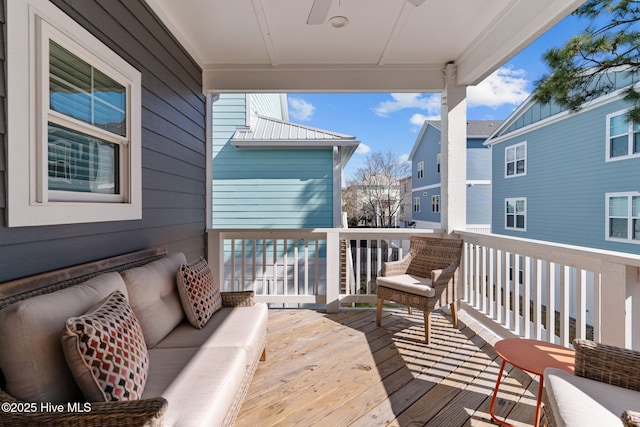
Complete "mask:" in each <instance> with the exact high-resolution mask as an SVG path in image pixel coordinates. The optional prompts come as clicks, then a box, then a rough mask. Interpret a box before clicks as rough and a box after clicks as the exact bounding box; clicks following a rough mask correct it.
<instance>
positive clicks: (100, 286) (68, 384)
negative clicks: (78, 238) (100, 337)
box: [0, 273, 127, 403]
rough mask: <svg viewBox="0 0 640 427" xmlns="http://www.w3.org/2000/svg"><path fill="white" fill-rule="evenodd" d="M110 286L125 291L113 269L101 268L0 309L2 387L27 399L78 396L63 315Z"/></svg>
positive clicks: (87, 305)
mask: <svg viewBox="0 0 640 427" xmlns="http://www.w3.org/2000/svg"><path fill="white" fill-rule="evenodd" d="M115 290H119V291H121V292H122V293H123V294H124V295H126V294H127V288H126V286H125V283H124V281H123V280H122V277H120V274H119V273H105V274H101V275H99V276H96V277H94V278H92V279H89V280H87V281H86V282H84V283H80V284H78V285H75V286H70V287H68V288H65V289H61V290H59V291H56V292H52V293H49V294H44V295H38V296H34V297H31V298H27V299H25V300H22V301H19V302H16V303H14V304H11V305H10V306H8V307H6V308H5V309H3V310H0V369H2V372H3V373H4V375H5V379H6V385H5V387H6V388H5V389H6V390H7V392H8V393H9V394H11V395H13V396H15V397H17V398H18V399H21V400H25V401H28V402H53V403H64V402H77V401H80V400H82V393H81V392H80V389H79V388H78V386H77V385H76V382H75V380H74V379H73V376H72V375H71V371H70V370H69V367H68V366H67V361H66V360H65V357H64V353H63V351H62V346H61V345H60V337H61V336H62V334H63V332H64V329H65V322H66V321H67V319H68V318H70V317H73V316H80V315H81V314H83V313H85V312H86V311H87V310H89V309H90V308H91V307H92V306H94V305H95V304H97V303H98V302H100V301H101V300H103V299H104V298H105V297H107V296H108V295H109V294H111V293H112V292H113V291H115Z"/></svg>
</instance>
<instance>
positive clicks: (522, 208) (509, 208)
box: [504, 198, 527, 231]
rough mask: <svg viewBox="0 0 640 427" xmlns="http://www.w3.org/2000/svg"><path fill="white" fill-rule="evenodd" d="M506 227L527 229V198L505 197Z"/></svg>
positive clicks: (508, 228)
mask: <svg viewBox="0 0 640 427" xmlns="http://www.w3.org/2000/svg"><path fill="white" fill-rule="evenodd" d="M504 228H505V229H507V230H520V231H526V230H527V199H526V198H512V199H505V221H504Z"/></svg>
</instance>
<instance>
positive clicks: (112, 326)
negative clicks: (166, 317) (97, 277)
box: [62, 291, 149, 402]
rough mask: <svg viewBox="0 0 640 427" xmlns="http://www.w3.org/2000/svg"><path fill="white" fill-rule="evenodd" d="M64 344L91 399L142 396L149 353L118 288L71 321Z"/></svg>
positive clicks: (67, 327) (114, 399) (77, 380)
mask: <svg viewBox="0 0 640 427" xmlns="http://www.w3.org/2000/svg"><path fill="white" fill-rule="evenodd" d="M62 347H63V351H64V355H65V358H66V359H67V363H68V365H69V368H70V370H71V373H72V374H73V377H74V378H75V380H76V383H77V384H78V387H79V388H80V390H81V391H82V394H83V395H84V397H85V399H87V400H88V401H90V402H100V401H105V402H109V401H120V400H135V399H139V398H140V397H141V396H142V391H143V390H144V386H145V383H146V381H147V373H148V371H149V355H148V353H147V347H146V344H145V341H144V335H143V334H142V329H141V328H140V324H139V323H138V319H137V318H136V316H135V314H134V313H133V310H132V309H131V307H130V306H129V303H128V302H127V298H126V297H125V296H124V294H123V293H122V292H120V291H115V292H113V293H111V294H110V295H109V296H108V297H107V298H106V299H105V300H103V301H101V302H100V303H98V304H97V305H96V306H94V307H93V308H91V309H90V310H89V311H88V312H87V313H86V314H84V315H82V316H78V317H71V318H70V319H68V320H67V323H66V333H65V334H64V335H63V337H62Z"/></svg>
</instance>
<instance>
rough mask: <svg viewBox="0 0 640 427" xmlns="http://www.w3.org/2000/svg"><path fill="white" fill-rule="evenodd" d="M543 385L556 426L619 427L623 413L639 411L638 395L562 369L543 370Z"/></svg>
mask: <svg viewBox="0 0 640 427" xmlns="http://www.w3.org/2000/svg"><path fill="white" fill-rule="evenodd" d="M544 386H545V389H546V392H547V394H548V396H549V400H550V403H551V406H552V408H551V410H552V411H553V414H554V418H555V420H556V422H557V423H558V426H559V427H588V426H622V421H621V420H620V416H621V415H622V412H624V411H625V410H627V409H633V410H640V392H638V391H634V390H629V389H626V388H622V387H616V386H613V385H610V384H606V383H602V382H599V381H594V380H590V379H588V378H583V377H578V376H575V375H573V374H570V373H568V372H566V371H563V370H561V369H555V368H547V369H545V371H544Z"/></svg>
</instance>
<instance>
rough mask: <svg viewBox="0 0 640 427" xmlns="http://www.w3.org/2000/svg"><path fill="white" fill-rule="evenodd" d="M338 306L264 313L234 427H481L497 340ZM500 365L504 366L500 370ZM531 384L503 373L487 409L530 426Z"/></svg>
mask: <svg viewBox="0 0 640 427" xmlns="http://www.w3.org/2000/svg"><path fill="white" fill-rule="evenodd" d="M432 322H433V326H432V328H433V329H432V343H431V344H429V345H427V344H425V343H424V325H423V322H422V313H421V312H418V313H416V311H414V314H413V315H408V314H407V312H406V311H403V310H397V311H396V310H393V311H391V310H387V311H385V312H384V317H383V322H382V327H380V328H378V327H376V324H375V311H373V310H355V309H347V310H343V311H341V312H340V313H336V314H325V313H321V312H317V311H311V310H270V311H269V333H268V338H267V361H266V362H261V364H260V365H259V368H258V370H257V371H256V374H255V377H254V380H253V382H252V384H251V388H250V390H249V394H248V395H247V398H246V399H245V401H244V404H243V406H242V408H241V410H240V415H239V417H238V420H237V422H236V426H258V425H259V426H276V425H277V426H293V425H300V426H331V427H334V426H367V427H369V426H387V425H389V426H402V427H405V426H438V427H445V426H450V427H458V426H490V425H495V424H494V423H493V422H492V421H491V418H490V416H489V403H490V400H491V394H492V392H493V387H494V385H495V380H496V376H497V374H498V370H499V367H500V366H499V365H500V359H499V358H498V356H497V355H496V353H495V351H494V350H493V347H492V343H494V342H495V341H496V340H497V339H498V338H497V337H496V336H494V335H493V334H491V333H489V332H487V331H486V330H484V329H483V328H482V327H481V326H480V325H478V324H477V323H476V322H475V321H474V320H473V319H472V318H470V317H469V316H467V315H465V314H464V313H462V312H461V313H460V316H459V325H458V329H454V328H453V327H452V325H451V322H450V318H448V317H446V316H444V315H443V314H442V313H441V312H435V313H434V314H433V320H432ZM507 366H508V365H507ZM536 391H537V381H532V378H531V376H529V375H528V374H526V373H524V372H522V371H520V370H519V369H516V368H513V369H511V370H510V372H509V374H508V376H507V378H506V379H505V380H504V381H503V383H502V385H501V388H500V394H499V395H498V397H499V399H498V400H497V401H496V407H495V412H496V414H497V415H498V416H500V417H505V416H507V417H508V419H509V422H511V423H514V424H516V425H529V426H530V425H531V423H532V422H533V418H534V414H535V393H536Z"/></svg>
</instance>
